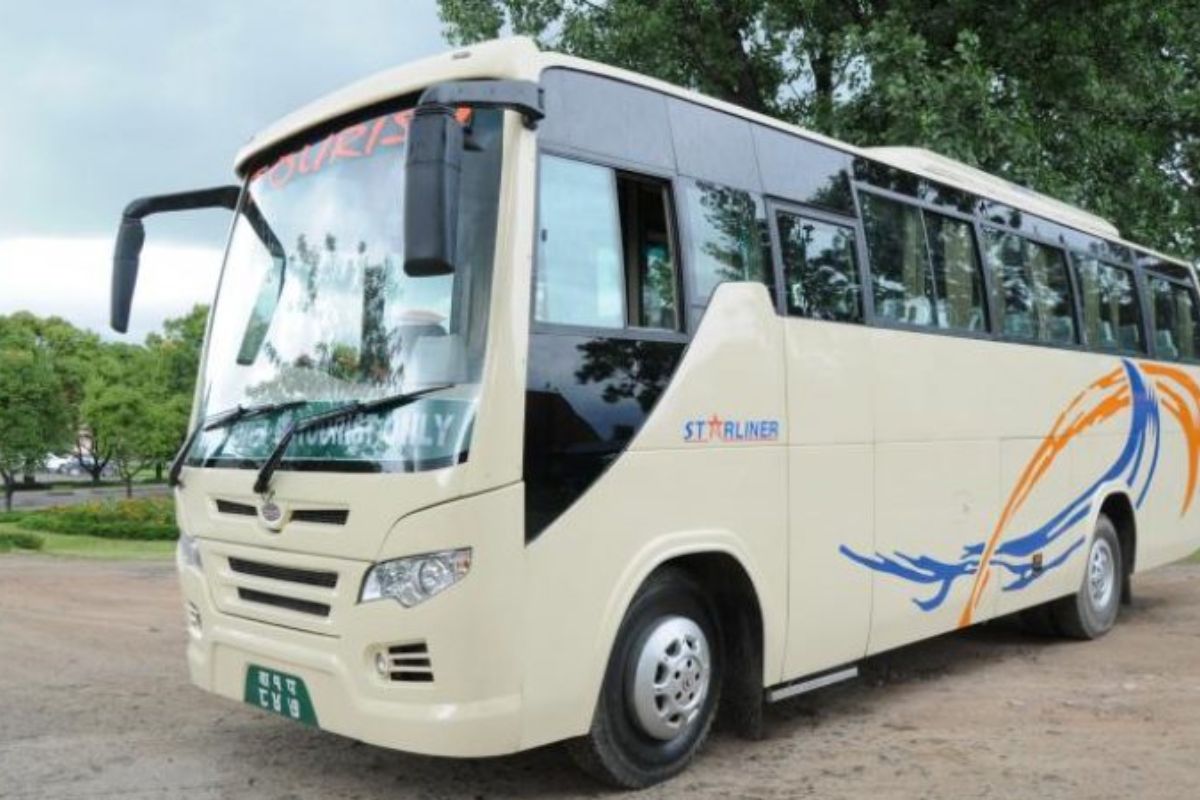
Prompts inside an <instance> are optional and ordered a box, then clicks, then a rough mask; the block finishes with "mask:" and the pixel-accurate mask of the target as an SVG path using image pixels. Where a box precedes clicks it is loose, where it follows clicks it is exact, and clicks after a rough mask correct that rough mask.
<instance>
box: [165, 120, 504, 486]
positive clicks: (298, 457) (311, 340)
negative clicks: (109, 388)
mask: <svg viewBox="0 0 1200 800" xmlns="http://www.w3.org/2000/svg"><path fill="white" fill-rule="evenodd" d="M411 117H412V112H411V110H398V111H389V112H388V113H385V114H382V115H377V116H370V117H368V118H366V119H363V120H361V121H357V122H353V123H352V124H349V125H347V126H345V127H342V128H341V129H340V130H335V131H333V132H331V133H327V134H325V135H322V136H320V137H319V138H314V139H313V140H312V141H309V142H308V143H306V144H305V145H304V146H303V147H300V148H298V149H295V150H293V151H291V152H288V153H286V154H283V155H282V156H280V157H279V158H277V159H276V160H275V161H273V162H272V163H270V164H268V165H266V166H264V167H262V168H260V169H259V170H257V171H256V172H255V173H254V174H253V175H252V176H251V177H250V178H249V180H248V182H247V185H246V188H245V191H244V192H243V197H242V205H241V211H240V213H239V214H238V217H237V221H236V222H235V224H234V229H233V234H232V237H231V240H230V244H229V251H228V253H227V255H226V259H225V266H224V270H223V272H222V278H221V288H220V290H219V292H218V296H217V302H216V306H215V308H214V311H213V320H212V328H211V332H210V338H209V345H208V351H207V356H206V361H205V368H204V373H203V375H204V384H203V392H202V396H201V403H200V418H201V419H203V418H205V417H207V416H210V415H213V414H217V413H222V412H225V411H228V410H230V409H236V408H237V407H238V406H261V405H262V404H283V407H282V408H281V409H280V411H279V413H275V414H255V415H251V416H248V417H246V419H245V421H244V422H237V423H235V424H231V425H226V426H222V427H220V428H214V429H213V430H211V431H206V432H204V433H203V434H202V435H200V436H199V437H197V440H196V443H195V445H194V446H193V448H192V450H191V451H190V452H189V455H188V461H187V463H189V464H190V465H193V466H198V465H205V466H232V467H244V468H250V467H254V466H256V465H258V464H260V463H261V462H262V461H263V459H265V458H266V456H267V455H268V454H269V453H270V452H271V451H272V449H274V446H275V444H276V442H277V441H278V440H279V439H280V437H281V436H282V434H283V431H285V430H286V429H287V426H288V425H289V424H291V423H292V422H293V421H294V420H296V419H302V418H304V417H307V416H311V415H312V414H316V413H321V412H323V411H326V410H328V409H329V408H331V407H334V406H340V405H344V404H346V403H349V402H353V401H361V402H370V401H371V400H375V399H379V398H381V397H386V396H390V395H395V394H397V393H409V392H417V391H421V390H423V389H427V388H429V387H432V386H440V387H441V386H444V387H447V388H445V389H444V390H442V391H438V392H431V393H430V394H429V395H428V396H423V397H422V398H421V399H420V400H419V401H418V402H415V403H412V404H411V405H407V406H404V407H403V408H399V409H396V410H394V411H393V412H391V413H386V414H377V415H360V416H357V417H354V418H351V419H348V420H346V421H345V422H344V423H343V424H341V425H339V426H333V427H330V428H328V429H326V428H322V429H321V430H320V431H314V432H313V434H312V435H311V436H308V437H305V436H298V437H297V438H296V441H295V442H294V443H293V444H292V445H291V446H290V448H289V451H288V453H287V455H286V456H285V459H284V462H283V468H285V469H287V468H292V469H305V468H308V469H339V468H342V469H347V468H348V469H366V470H379V469H382V470H395V469H404V470H415V469H428V468H435V467H438V466H445V465H448V464H453V463H458V462H459V461H461V460H463V459H464V458H465V457H466V453H467V449H468V444H469V442H468V439H469V436H470V428H471V425H470V422H471V419H472V418H473V416H474V409H475V404H476V402H477V400H478V392H479V380H480V375H481V372H482V366H483V357H484V341H485V336H486V330H487V324H486V323H487V311H488V303H489V298H490V288H491V271H492V261H493V255H494V253H493V249H494V242H495V229H496V206H497V198H498V188H499V174H500V158H501V144H502V136H501V121H502V115H501V113H500V112H498V111H473V112H472V111H467V110H465V109H464V110H461V111H460V112H459V113H458V115H457V118H458V121H459V122H460V123H461V124H463V125H464V127H465V128H466V134H467V136H466V140H467V147H466V151H465V152H464V153H463V161H462V178H461V183H460V203H459V214H460V216H459V222H458V247H457V265H456V267H457V268H456V270H455V271H454V273H452V274H449V275H438V276H424V277H414V276H409V275H407V274H406V273H405V271H404V267H403V264H404V241H403V239H404V208H403V197H404V161H405V143H406V139H407V131H408V122H409V120H410V119H411Z"/></svg>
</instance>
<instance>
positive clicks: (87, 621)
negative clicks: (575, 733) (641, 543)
mask: <svg viewBox="0 0 1200 800" xmlns="http://www.w3.org/2000/svg"><path fill="white" fill-rule="evenodd" d="M1136 589H1137V600H1136V603H1135V605H1134V606H1133V608H1131V609H1126V610H1125V612H1124V616H1123V618H1122V621H1121V624H1120V626H1119V628H1118V629H1117V631H1116V632H1115V633H1113V634H1112V635H1111V636H1109V637H1108V638H1106V639H1104V640H1103V641H1100V642H1097V643H1094V644H1076V643H1064V642H1056V641H1046V640H1038V639H1033V638H1029V637H1024V636H1022V635H1020V634H1017V633H1014V632H1012V631H1010V630H1005V629H1000V628H994V627H988V628H982V629H977V630H973V631H968V632H967V633H965V634H957V635H953V636H947V637H944V638H942V639H939V640H936V641H933V642H928V643H924V644H921V645H917V646H914V647H909V648H905V649H903V650H901V651H898V652H895V653H892V654H888V655H887V656H884V657H881V658H877V659H875V660H873V661H872V662H871V663H870V665H869V667H868V671H867V675H866V677H865V678H864V679H863V680H860V681H859V682H857V683H854V684H850V685H845V686H842V687H839V688H834V689H830V690H827V691H825V692H822V693H819V694H817V695H810V696H807V697H804V698H800V699H797V700H794V701H790V702H788V703H785V704H782V705H779V706H774V707H772V708H771V709H769V711H768V735H767V738H766V740H765V741H762V742H757V743H750V742H743V741H740V740H737V739H734V738H731V737H729V736H727V735H719V736H717V737H716V738H715V739H714V740H712V741H711V742H710V743H709V745H708V746H707V748H706V751H705V752H704V753H703V754H702V757H701V758H700V760H699V761H698V762H697V763H695V764H694V765H693V766H692V768H691V769H690V770H689V771H688V772H686V773H685V774H684V775H683V776H682V777H680V778H678V779H676V780H675V781H673V782H670V783H668V784H666V785H664V786H660V787H657V788H655V789H652V790H649V791H647V792H645V793H643V795H642V796H643V797H647V798H658V797H688V798H694V797H763V798H775V797H819V798H842V797H844V798H864V797H866V798H871V800H881V798H892V797H903V798H912V797H937V798H976V797H995V798H1129V797H1138V798H1194V797H1196V796H1197V794H1198V792H1200V788H1198V787H1200V566H1198V565H1187V566H1175V567H1170V568H1167V569H1165V570H1160V571H1158V572H1156V573H1152V574H1150V575H1148V576H1146V577H1144V578H1141V579H1139V581H1138V583H1137V586H1136ZM181 617H182V614H181V611H180V608H179V599H178V594H177V591H176V588H175V583H174V579H173V574H172V571H171V567H170V566H169V565H168V564H165V563H152V564H133V563H104V562H88V561H74V560H62V559H51V558H45V557H31V556H7V557H0V797H3V798H6V799H7V800H18V798H19V799H21V800H24V799H25V798H30V799H32V798H38V799H39V800H40V799H41V798H138V799H142V798H385V797H386V798H410V797H411V798H418V797H419V798H450V797H487V798H493V797H509V796H520V797H530V796H538V797H543V796H544V797H567V796H604V795H605V793H604V792H603V791H602V790H600V789H598V788H597V787H596V786H595V785H594V784H593V783H591V782H590V781H588V780H587V779H586V778H584V777H583V776H582V775H580V774H579V773H577V772H576V771H575V770H574V769H573V768H572V767H571V766H570V764H569V763H568V762H567V761H566V759H565V756H563V755H562V754H561V753H560V752H559V751H558V750H557V749H555V748H546V749H543V750H539V751H535V752H531V753H525V754H522V755H517V756H513V757H509V758H501V759H490V760H481V761H467V762H457V761H450V760H442V759H433V758H423V757H415V756H409V755H404V754H400V753H393V752H389V751H386V750H380V749H377V748H374V747H369V746H366V745H362V744H358V743H356V742H352V741H349V740H346V739H342V738H339V737H337V736H334V735H331V734H324V733H321V732H319V731H314V730H310V729H307V728H304V727H301V726H299V725H296V724H294V723H289V722H287V721H285V720H281V719H277V718H274V717H270V716H268V715H266V714H263V713H260V712H257V711H255V710H252V709H250V708H249V707H244V706H241V705H238V704H236V703H231V702H227V701H224V700H220V699H217V698H214V697H210V696H207V695H205V694H203V693H201V692H200V691H199V690H196V689H193V688H191V687H190V686H189V685H188V684H187V682H186V677H185V668H184V662H183V641H184V634H183V628H182V618H181Z"/></svg>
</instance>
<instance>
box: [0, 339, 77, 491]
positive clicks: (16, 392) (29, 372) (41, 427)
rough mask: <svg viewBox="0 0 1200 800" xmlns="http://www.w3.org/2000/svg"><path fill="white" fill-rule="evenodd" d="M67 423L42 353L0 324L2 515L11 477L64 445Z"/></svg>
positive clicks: (12, 485)
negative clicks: (52, 449)
mask: <svg viewBox="0 0 1200 800" xmlns="http://www.w3.org/2000/svg"><path fill="white" fill-rule="evenodd" d="M2 321H3V319H2V318H0V322H2ZM69 422H70V418H69V415H68V411H67V406H66V403H65V402H64V399H63V389H62V383H61V381H60V380H59V378H58V376H57V375H56V374H55V372H54V368H53V366H52V363H51V360H50V356H49V353H48V351H47V349H46V348H45V347H43V346H40V345H33V346H31V345H30V342H29V341H28V340H27V339H26V338H25V337H24V336H22V335H21V333H20V332H15V331H13V330H11V329H10V328H9V326H7V325H0V478H3V481H4V503H5V509H6V510H12V494H13V490H14V489H15V486H16V479H17V476H18V475H19V474H20V473H22V472H26V471H32V469H33V468H34V467H35V466H36V465H37V464H39V463H40V462H41V460H42V458H43V457H44V456H45V455H46V452H47V450H48V449H49V448H51V447H54V446H57V445H61V444H62V443H63V442H65V441H66V439H67V438H68V437H69V436H70V425H69Z"/></svg>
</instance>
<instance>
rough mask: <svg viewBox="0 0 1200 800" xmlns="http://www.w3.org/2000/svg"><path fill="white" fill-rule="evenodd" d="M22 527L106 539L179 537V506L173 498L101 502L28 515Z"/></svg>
mask: <svg viewBox="0 0 1200 800" xmlns="http://www.w3.org/2000/svg"><path fill="white" fill-rule="evenodd" d="M21 527H23V528H29V529H32V530H38V531H48V532H50V533H66V534H76V535H84V536H99V537H101V538H105V539H141V540H152V539H164V540H173V539H177V538H179V529H178V528H176V527H175V504H174V501H173V500H171V498H169V497H147V498H138V499H136V500H98V501H93V502H91V503H82V504H79V505H70V506H58V507H56V508H47V509H43V510H40V511H34V512H32V513H28V514H25V515H24V516H23V517H22V519H21Z"/></svg>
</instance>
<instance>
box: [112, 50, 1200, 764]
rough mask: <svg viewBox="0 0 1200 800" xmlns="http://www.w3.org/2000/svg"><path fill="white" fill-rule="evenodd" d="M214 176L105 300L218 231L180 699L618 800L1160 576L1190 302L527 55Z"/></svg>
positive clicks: (905, 159)
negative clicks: (527, 772) (555, 775)
mask: <svg viewBox="0 0 1200 800" xmlns="http://www.w3.org/2000/svg"><path fill="white" fill-rule="evenodd" d="M235 168H236V173H237V175H238V178H239V184H238V185H237V186H230V187H217V188H213V189H206V190H201V191H195V192H185V193H181V194H176V195H166V196H159V197H151V198H145V199H143V200H139V201H136V202H134V203H133V204H131V205H130V206H129V208H128V209H127V211H126V214H125V217H124V218H123V219H122V222H121V232H120V235H119V237H118V244H117V248H116V254H115V257H114V274H113V298H112V315H113V325H114V327H115V328H116V329H117V330H125V328H126V325H127V323H128V316H129V312H130V301H131V297H132V294H133V289H134V281H135V279H136V275H137V264H138V252H139V250H140V247H141V244H142V239H143V236H144V231H143V223H142V219H143V218H144V217H146V216H148V215H151V214H155V213H160V212H164V211H180V210H185V209H190V208H201V207H214V206H215V207H224V208H228V209H230V210H231V211H232V212H233V213H232V218H233V223H232V229H231V232H230V235H229V242H228V248H227V252H226V255H225V260H224V267H223V271H222V273H221V279H220V285H219V288H218V290H217V293H216V298H215V302H214V305H213V308H212V313H211V315H210V320H209V323H208V331H207V336H206V339H205V344H204V350H203V357H202V365H201V368H200V373H199V381H198V385H197V389H196V396H195V410H194V413H193V417H192V423H191V425H192V428H191V432H190V435H189V437H188V440H187V443H186V445H185V446H184V448H183V449H182V451H181V453H180V456H179V458H178V460H177V463H176V464H175V466H174V468H173V469H172V473H171V479H172V483H173V484H174V487H175V488H174V493H175V499H176V503H177V508H178V522H179V528H180V530H181V531H182V535H181V538H180V540H179V549H178V570H179V576H180V581H181V584H182V592H183V598H184V604H185V606H186V608H185V612H186V623H187V630H188V633H189V641H188V644H187V663H188V666H189V668H190V675H191V680H192V682H194V683H195V684H196V685H197V686H199V687H201V688H203V689H206V690H208V691H211V692H213V693H216V694H218V695H222V696H224V697H227V698H230V699H233V700H236V701H244V702H247V703H250V704H251V705H254V706H258V707H262V708H264V709H268V710H270V711H273V712H277V713H279V714H281V715H283V716H285V717H289V718H292V719H294V720H299V721H301V722H304V723H309V724H312V725H316V726H319V727H320V728H321V729H324V730H328V731H332V732H335V733H338V734H342V735H344V736H348V737H352V738H354V739H358V740H361V741H364V742H369V743H371V744H375V745H379V746H383V747H389V748H397V749H400V750H404V751H410V752H414V753H426V754H436V755H442V756H461V757H474V756H491V755H497V754H503V753H512V752H515V751H520V750H525V749H528V748H532V747H538V746H541V745H545V744H547V743H551V742H558V741H564V740H565V741H568V742H569V749H570V750H571V752H573V753H574V754H575V755H576V756H577V758H578V760H579V761H580V763H581V764H582V765H584V766H585V767H586V768H588V769H589V770H591V771H592V772H594V773H596V774H598V775H600V776H602V777H604V778H606V779H607V780H609V781H611V782H613V783H615V784H618V785H621V786H627V787H638V786H645V785H649V784H652V783H654V782H656V781H660V780H663V779H665V778H668V777H670V776H672V775H674V774H676V773H677V772H679V771H680V770H682V769H683V767H684V766H685V764H686V763H687V762H688V761H689V759H691V758H692V756H693V755H694V754H695V752H696V751H697V749H698V748H699V747H700V746H701V743H702V742H703V741H704V740H705V737H706V734H707V733H708V731H709V729H710V726H711V725H712V723H713V720H714V717H720V716H723V717H726V718H727V719H728V720H729V722H730V725H731V726H732V727H733V728H734V729H735V730H738V731H741V732H742V733H744V734H746V735H749V736H754V735H757V733H758V732H759V730H760V729H761V713H762V707H763V704H764V703H765V702H771V701H776V700H780V699H782V698H785V697H789V696H793V695H796V694H799V693H801V692H804V691H807V690H811V689H814V688H817V687H820V686H824V685H827V684H830V683H833V682H835V681H838V680H841V679H844V678H848V677H851V676H853V675H854V674H855V669H856V667H855V665H856V663H857V662H860V661H861V660H862V659H864V658H866V657H868V656H871V655H873V654H876V653H880V652H882V651H886V650H890V649H892V648H896V647H899V646H901V645H905V644H907V643H910V642H915V641H917V640H920V639H924V638H927V637H932V636H936V635H938V634H941V633H944V632H946V631H952V630H955V629H960V628H964V627H966V626H969V625H972V624H975V623H980V622H984V621H986V620H990V619H993V618H996V617H1000V616H1002V615H1011V614H1014V613H1016V612H1022V613H1023V615H1024V617H1025V618H1026V619H1027V621H1028V622H1029V623H1030V624H1031V625H1033V626H1035V627H1037V628H1038V629H1040V630H1043V631H1046V632H1051V633H1057V634H1062V635H1066V636H1070V637H1078V638H1084V639H1091V638H1095V637H1098V636H1100V635H1101V634H1103V633H1105V632H1106V631H1108V630H1109V629H1110V628H1111V627H1112V626H1113V623H1114V621H1115V620H1116V617H1117V614H1118V611H1119V608H1120V605H1121V603H1122V601H1123V600H1124V601H1127V600H1128V599H1129V597H1130V591H1131V586H1130V577H1131V576H1132V575H1134V574H1136V573H1140V572H1141V571H1143V570H1146V569H1149V568H1152V567H1155V566H1158V565H1161V564H1164V563H1167V562H1170V561H1172V560H1175V559H1179V558H1181V557H1183V556H1186V555H1187V554H1189V553H1190V552H1192V551H1194V550H1195V549H1196V548H1197V547H1198V546H1200V502H1198V497H1197V495H1198V476H1200V297H1198V295H1197V278H1196V274H1195V272H1194V270H1193V269H1192V268H1191V267H1189V265H1188V264H1187V263H1186V262H1183V261H1180V260H1176V259H1173V258H1170V257H1168V256H1166V255H1163V254H1160V253H1156V252H1154V251H1152V250H1150V249H1147V248H1145V247H1141V246H1138V245H1136V244H1132V243H1130V242H1127V241H1124V240H1123V239H1122V237H1121V234H1120V232H1119V231H1118V229H1117V227H1116V226H1114V225H1113V224H1111V223H1110V222H1107V221H1105V220H1103V219H1100V218H1098V217H1096V216H1093V215H1092V214H1089V213H1086V212H1085V211H1082V210H1080V209H1078V208H1074V207H1071V206H1069V205H1066V204H1064V203H1061V202H1057V201H1055V200H1053V199H1050V198H1048V197H1045V196H1042V195H1039V194H1037V193H1034V192H1032V191H1030V190H1028V189H1024V188H1021V187H1019V186H1015V185H1013V184H1011V183H1008V182H1006V181H1003V180H1000V179H998V178H996V177H993V176H991V175H988V174H985V173H983V172H980V171H977V170H975V169H972V168H970V167H968V166H965V165H963V164H960V163H958V162H955V161H952V160H950V159H947V158H944V157H941V156H938V155H935V154H933V153H930V152H926V151H924V150H918V149H911V148H904V147H879V148H866V149H861V148H857V147H853V146H850V145H847V144H843V143H840V142H837V141H833V140H831V139H827V138H824V137H821V136H818V135H816V134H813V133H810V132H807V131H804V130H801V129H799V128H796V127H793V126H790V125H787V124H784V123H782V122H779V121H776V120H773V119H770V118H767V117H765V116H761V115H758V114H754V113H751V112H749V111H746V110H744V109H741V108H737V107H735V106H732V105H729V104H727V103H723V102H719V101H717V100H713V99H711V98H708V97H704V96H701V95H699V94H695V93H693V92H690V91H687V90H685V89H681V88H678V87H675V86H671V85H668V84H666V83H663V82H660V81H657V80H652V79H649V78H646V77H643V76H640V75H636V74H632V73H629V72H624V71H621V70H618V69H613V68H611V67H607V66H603V65H600V64H595V63H590V62H587V61H583V60H579V59H575V58H570V57H565V56H562V55H558V54H554V53H548V52H541V51H539V49H537V47H536V46H535V45H534V44H533V43H531V42H530V41H528V40H524V39H509V40H504V41H498V42H492V43H488V44H481V45H478V46H472V47H469V48H467V49H462V50H457V51H454V52H451V53H447V54H445V55H442V56H438V57H435V58H431V59H427V60H424V61H419V62H416V63H413V64H411V65H408V66H403V67H400V68H398V69H394V70H391V71H387V72H384V73H381V74H379V75H376V76H374V77H370V78H367V79H366V80H364V81H362V82H360V83H357V84H354V85H352V86H350V87H348V88H346V89H343V90H341V91H338V92H335V93H333V94H331V95H329V96H327V97H325V98H323V99H321V100H318V101H317V102H315V103H313V104H312V105H309V106H307V107H305V108H303V109H301V110H299V111H297V112H295V113H293V114H291V115H290V116H287V117H285V118H283V119H282V120H281V121H279V122H277V123H276V124H274V125H272V126H271V127H269V128H267V129H266V130H265V131H263V132H262V133H260V134H259V135H257V136H256V137H254V138H253V139H251V140H250V142H249V143H248V144H247V145H246V146H245V147H244V148H243V149H242V151H241V152H240V153H239V154H238V156H237V160H236V164H235ZM1097 658H1103V653H1102V651H1100V652H1098V653H1097ZM964 711H965V709H964Z"/></svg>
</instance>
